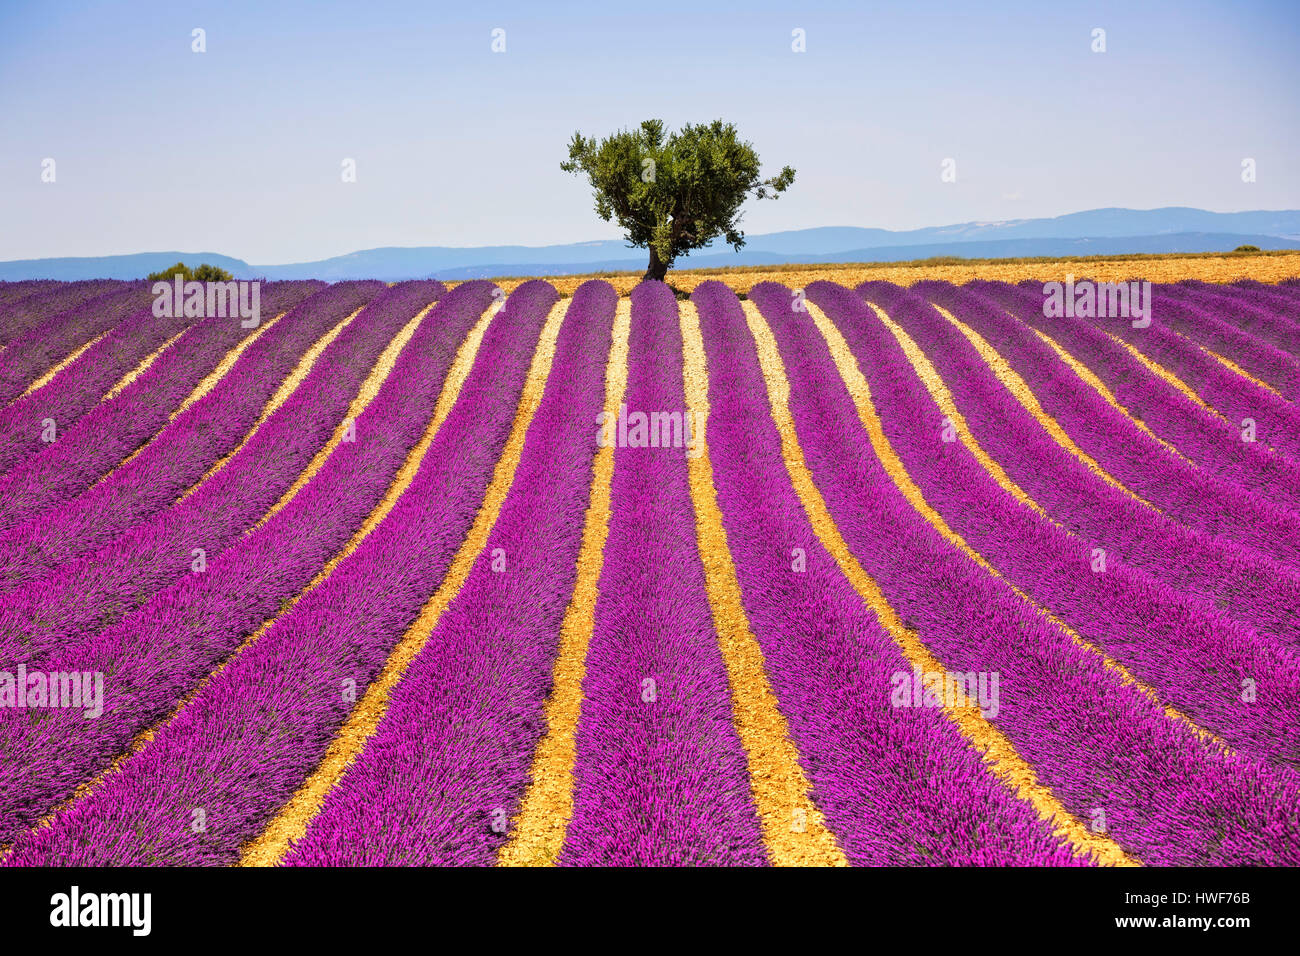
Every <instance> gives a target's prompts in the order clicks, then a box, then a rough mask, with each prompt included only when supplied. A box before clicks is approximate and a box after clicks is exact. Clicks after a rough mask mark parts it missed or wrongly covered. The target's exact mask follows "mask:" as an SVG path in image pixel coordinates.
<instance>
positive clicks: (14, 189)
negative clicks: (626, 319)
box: [0, 0, 1300, 264]
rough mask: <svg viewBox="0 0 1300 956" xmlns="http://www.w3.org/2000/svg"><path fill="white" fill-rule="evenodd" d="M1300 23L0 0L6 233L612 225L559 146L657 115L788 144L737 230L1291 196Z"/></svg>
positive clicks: (442, 239)
mask: <svg viewBox="0 0 1300 956" xmlns="http://www.w3.org/2000/svg"><path fill="white" fill-rule="evenodd" d="M196 27H201V28H203V29H204V30H205V31H206V39H207V52H206V53H202V54H198V53H193V52H192V51H191V31H192V30H193V29H194V28H196ZM498 27H499V28H502V29H504V30H505V31H506V34H505V38H506V50H505V52H504V53H493V52H492V50H491V43H492V35H491V34H492V30H493V29H494V28H498ZM1098 27H1100V28H1102V29H1104V30H1105V31H1106V52H1105V53H1094V52H1092V49H1091V45H1092V31H1093V29H1094V28H1098ZM796 28H799V29H802V30H804V31H805V34H806V45H807V50H806V52H804V53H794V52H793V51H792V50H791V31H792V30H794V29H796ZM1297 50H1300V4H1297V3H1295V2H1242V3H1228V2H1222V3H1196V2H1179V3H1164V2H1162V3H1147V2H1141V0H1130V2H1120V3H1104V2H1092V3H1075V2H1069V0H1043V2H1040V3H1021V2H989V3H982V4H974V3H972V4H956V3H937V2H926V0H912V2H906V3H865V2H863V3H825V4H817V3H804V2H785V3H769V2H761V0H760V2H748V3H726V4H724V3H711V2H708V0H694V2H688V3H678V2H657V3H632V4H613V3H609V2H605V3H565V2H547V3H536V2H534V3H477V2H474V3H459V4H439V3H420V2H406V0H402V2H398V0H368V2H365V3H342V2H339V3H330V2H311V3H307V2H302V3H274V2H238V0H236V2H220V3H217V2H213V3H185V2H175V0H172V2H165V3H162V2H160V3H152V2H137V3H59V2H42V3H27V2H23V0H5V2H4V3H2V4H0V259H17V258H34V257H43V256H71V255H109V254H115V253H127V252H141V251H151V250H163V249H178V250H184V251H214V252H222V253H225V254H228V255H233V256H238V257H240V258H243V259H246V260H248V261H250V262H253V263H258V264H274V263H283V262H294V261H302V260H307V259H315V258H322V257H325V256H331V255H339V254H343V253H346V252H350V251H354V250H357V249H363V248H369V247H374V246H388V245H392V246H416V245H487V244H505V243H521V244H527V245H545V244H551V243H558V242H577V241H583V240H588V239H601V238H615V237H617V236H618V235H619V232H618V230H617V228H616V227H615V226H614V225H612V224H606V223H604V222H601V221H600V220H599V219H597V218H596V217H595V214H594V212H593V211H592V203H591V199H590V195H589V189H588V187H587V185H586V184H585V182H583V181H581V180H579V179H578V178H577V177H575V176H570V175H567V174H565V173H562V172H561V171H560V169H559V163H560V161H561V160H562V159H563V158H564V156H565V146H566V143H567V141H568V139H569V137H570V136H571V134H572V133H573V131H574V130H575V129H580V130H582V131H583V132H584V133H586V134H604V133H607V132H610V131H612V130H614V129H617V128H621V127H626V126H632V125H635V124H636V123H638V122H639V121H640V120H642V119H644V118H647V117H652V116H655V117H660V118H662V119H664V120H665V121H666V122H667V123H668V124H669V125H670V126H676V125H680V124H681V123H684V122H705V121H709V120H712V119H715V118H719V117H721V118H724V119H726V120H729V121H731V122H734V123H736V124H737V126H738V127H739V129H740V131H741V133H742V135H743V136H744V137H745V138H747V139H749V140H751V141H752V142H753V143H754V145H755V147H756V148H757V150H758V152H759V155H760V157H761V158H762V160H763V161H764V165H765V168H770V169H771V171H772V172H773V173H774V172H776V171H777V170H778V169H779V168H780V167H781V166H782V165H784V164H789V165H792V166H794V167H795V168H796V170H797V171H798V176H797V179H796V181H795V184H794V186H793V187H792V188H791V190H790V191H789V192H788V193H787V194H786V195H785V196H783V197H782V198H781V199H780V200H778V201H777V202H764V203H756V202H755V203H751V204H750V205H749V207H748V212H747V214H746V218H745V222H744V227H745V229H746V231H748V232H751V233H761V232H771V231H774V230H778V229H796V228H803V227H810V226H825V225H857V226H876V227H881V228H887V229H909V228H916V227H920V226H930V225H942V224H946V223H954V222H963V221H969V220H1000V219H1016V218H1027V217H1034V216H1051V215H1059V214H1062V213H1067V212H1074V211H1078V210H1082V209H1089V208H1095V207H1098V206H1132V207H1138V208H1150V207H1155V206H1166V205H1187V206H1199V207H1203V208H1207V209H1215V210H1222V211H1230V210H1242V209H1283V208H1297V207H1300V178H1298V177H1297V170H1298V169H1300V56H1297V55H1296V51H1297ZM47 157H48V158H53V159H54V160H55V163H56V167H55V170H56V181H55V182H54V183H42V182H41V163H42V160H44V159H45V158H47ZM1246 157H1250V158H1253V159H1255V160H1256V164H1257V167H1256V168H1257V179H1256V182H1254V183H1250V184H1247V183H1243V182H1242V180H1241V161H1242V159H1243V158H1246ZM344 158H352V159H354V160H355V161H356V169H357V181H356V182H355V183H343V182H342V181H341V179H342V177H341V169H342V166H341V164H342V161H343V160H344ZM946 158H952V159H954V160H955V161H956V172H957V180H956V182H952V183H944V182H942V181H941V178H940V170H941V163H942V162H943V160H944V159H946Z"/></svg>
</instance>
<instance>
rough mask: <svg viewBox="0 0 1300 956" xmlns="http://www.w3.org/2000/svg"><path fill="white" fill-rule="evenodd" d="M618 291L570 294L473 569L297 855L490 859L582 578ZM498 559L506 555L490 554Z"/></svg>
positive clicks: (342, 861) (513, 805) (529, 751)
mask: <svg viewBox="0 0 1300 956" xmlns="http://www.w3.org/2000/svg"><path fill="white" fill-rule="evenodd" d="M617 301H618V295H617V293H616V292H615V291H614V288H613V287H612V286H610V285H609V284H608V283H605V282H596V281H592V282H587V283H584V284H583V285H582V286H580V287H579V288H578V290H577V291H576V292H575V293H574V296H573V301H572V303H571V304H570V305H569V308H568V311H567V313H566V314H565V318H564V324H563V326H562V327H561V330H560V336H559V339H558V341H557V343H556V350H555V359H554V363H553V365H552V368H551V373H550V376H549V378H548V380H547V383H546V391H545V393H544V394H543V397H542V402H541V404H540V405H539V406H538V409H537V412H536V414H535V415H534V418H533V422H532V424H531V425H530V426H529V430H528V436H527V439H526V441H525V443H524V447H523V452H522V454H521V455H520V459H519V465H518V467H517V470H516V472H515V477H514V481H513V483H512V485H511V487H510V491H509V494H508V495H507V497H506V500H505V503H504V504H503V506H502V509H501V513H500V515H499V516H498V517H497V521H496V524H495V525H494V526H493V528H492V532H491V534H490V535H489V537H488V540H487V543H486V545H485V546H484V549H483V551H482V552H481V553H480V554H479V557H478V560H477V561H476V562H475V564H474V568H473V570H472V571H471V572H470V574H469V577H468V578H467V579H466V581H465V584H464V585H463V586H462V587H461V589H460V592H459V593H458V594H457V596H456V599H455V600H454V601H453V602H452V603H451V605H450V606H449V607H448V608H447V610H446V611H445V612H444V613H443V615H442V617H441V619H440V620H439V621H438V624H437V626H436V627H435V628H434V631H433V633H432V634H431V635H430V637H429V641H428V643H427V644H426V645H425V647H424V649H423V650H422V651H421V652H420V653H419V655H418V656H417V657H416V658H415V659H414V660H413V661H412V662H411V665H410V667H409V669H408V670H407V672H406V674H405V676H404V677H403V678H402V682H401V683H400V684H398V685H397V687H396V689H395V690H394V691H393V693H392V695H391V696H390V698H389V703H388V710H387V713H386V715H385V716H384V719H383V721H382V722H381V723H380V725H379V727H378V729H377V731H376V733H375V735H374V737H373V738H371V740H370V741H369V742H367V744H366V747H365V749H364V750H363V751H362V752H361V755H360V756H359V757H358V758H357V760H356V761H355V762H354V763H353V764H352V765H351V766H350V767H349V768H348V771H347V774H346V775H345V776H344V777H343V779H342V780H341V781H340V782H339V784H338V785H337V786H336V787H335V788H334V790H333V791H331V792H330V794H329V796H328V797H327V798H326V800H325V805H324V807H323V808H322V809H321V812H320V815H319V816H318V817H317V818H316V819H315V821H314V822H313V823H312V825H311V827H310V829H308V831H307V834H306V836H305V837H304V838H303V839H302V840H301V841H299V842H298V843H297V844H295V847H294V849H293V851H292V852H291V853H290V854H289V855H288V857H286V861H285V862H286V863H287V864H290V865H306V866H339V865H347V866H394V865H400V866H430V865H454V866H468V865H477V866H490V865H491V864H492V863H493V862H495V860H496V853H497V850H498V848H499V847H500V846H501V844H502V843H504V842H505V840H506V834H505V833H504V832H497V831H503V830H504V828H503V827H500V826H498V827H496V828H495V829H494V828H493V822H494V814H495V815H496V816H497V818H501V819H512V818H513V817H514V815H515V812H516V810H517V809H518V805H519V802H520V800H521V799H522V798H523V794H524V789H525V787H526V785H527V783H528V773H529V769H530V766H531V760H532V755H533V751H534V749H535V748H536V746H537V742H538V740H539V739H540V738H541V736H542V734H543V733H544V732H545V730H546V720H545V717H544V713H543V708H544V705H545V702H546V697H547V693H548V691H549V690H550V686H551V668H552V666H553V664H554V660H555V654H556V650H557V646H558V644H557V642H558V636H559V633H560V626H561V624H562V622H563V619H564V614H565V609H566V607H567V605H568V602H569V596H570V595H571V594H572V593H573V586H574V581H575V579H576V577H577V559H578V551H579V548H580V547H581V544H582V533H583V525H584V519H585V515H586V508H587V500H588V497H589V491H590V488H591V479H592V460H593V458H594V457H595V452H596V444H595V442H594V441H593V440H592V437H593V434H594V430H595V422H596V420H597V416H598V415H599V413H600V411H601V410H602V408H603V407H604V403H605V364H606V356H607V355H608V354H609V348H610V331H611V327H612V324H613V319H614V306H615V304H616V303H617ZM498 562H504V565H502V564H500V563H498Z"/></svg>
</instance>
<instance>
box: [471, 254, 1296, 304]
mask: <svg viewBox="0 0 1300 956" xmlns="http://www.w3.org/2000/svg"><path fill="white" fill-rule="evenodd" d="M1067 275H1072V276H1074V277H1075V278H1076V279H1081V278H1085V277H1086V278H1091V279H1094V280H1096V281H1098V282H1120V281H1124V280H1128V279H1149V280H1150V281H1152V282H1179V281H1181V280H1183V279H1200V280H1201V281H1204V282H1235V281H1237V280H1238V279H1255V280H1257V281H1259V282H1280V281H1282V280H1283V279H1291V278H1297V277H1300V252H1297V253H1295V254H1287V255H1258V256H1254V255H1240V254H1238V255H1223V256H1169V257H1168V258H1149V259H1139V258H1134V259H1107V260H1105V261H1090V260H1087V259H1059V260H1054V261H1052V262H1015V261H1009V262H1005V263H1000V262H991V263H990V262H969V263H957V264H951V265H939V264H919V265H907V264H899V265H889V264H888V263H865V264H864V263H827V264H825V265H820V264H819V265H807V266H772V267H771V268H762V267H755V268H748V267H746V268H737V269H701V270H691V269H689V268H684V269H681V270H677V269H674V270H672V271H670V272H669V273H668V279H667V281H668V283H669V284H670V285H672V286H673V287H674V288H677V289H681V290H683V291H687V292H689V291H693V290H694V289H695V287H696V286H697V285H699V284H700V283H701V282H705V281H708V280H710V279H713V280H717V281H719V282H722V283H724V284H726V285H727V286H729V287H730V288H731V289H732V291H734V292H746V293H747V292H748V291H749V290H750V289H751V288H752V287H753V286H755V285H758V283H760V282H780V283H782V284H784V285H788V286H791V287H792V288H797V287H802V286H806V285H808V284H809V283H811V282H815V281H817V280H818V279H824V280H826V281H828V282H838V283H839V284H840V285H846V286H855V285H857V284H858V283H860V282H866V281H868V280H871V279H879V280H883V281H886V282H893V283H896V284H898V285H906V286H910V285H912V284H914V283H916V282H921V281H922V280H925V279H936V280H942V281H946V282H952V283H955V284H960V283H963V282H969V281H970V280H972V279H989V280H997V281H1002V282H1020V281H1022V280H1024V279H1038V280H1041V281H1043V282H1050V281H1056V282H1063V281H1065V278H1066V276H1067ZM534 278H540V279H545V280H546V281H547V282H549V283H550V284H551V285H553V286H554V287H555V288H556V290H557V291H558V292H559V293H560V295H565V296H568V295H573V292H574V290H575V289H577V288H578V286H580V285H582V284H583V283H584V282H587V281H588V280H590V279H603V280H605V281H606V282H608V283H609V284H610V285H612V286H613V287H614V288H615V289H617V290H618V294H619V295H627V294H628V293H629V292H631V291H632V289H633V288H635V287H636V286H637V285H638V284H639V283H640V282H641V272H640V271H636V272H603V273H592V274H588V275H580V276H536V277H534ZM494 281H495V282H496V283H497V284H498V285H500V286H501V288H503V289H505V290H506V291H507V292H511V291H513V290H514V289H515V287H516V286H518V285H521V284H522V283H524V282H527V281H529V280H528V277H519V276H513V277H509V278H498V279H496V280H494ZM457 284H458V283H456V282H447V283H446V285H447V286H448V287H452V286H455V285H457Z"/></svg>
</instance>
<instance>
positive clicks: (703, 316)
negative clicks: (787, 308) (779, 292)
mask: <svg viewBox="0 0 1300 956" xmlns="http://www.w3.org/2000/svg"><path fill="white" fill-rule="evenodd" d="M692 299H693V300H694V301H695V302H696V304H697V305H698V307H699V313H700V325H701V330H702V332H703V336H704V345H705V351H706V353H707V357H708V368H709V404H710V412H709V424H708V448H709V457H710V459H711V461H712V463H713V480H714V484H715V485H716V486H717V493H718V504H719V507H720V509H721V512H722V519H723V524H724V527H725V528H726V532H727V543H728V545H729V547H730V550H731V558H732V561H733V563H734V565H735V568H736V576H737V578H738V579H739V582H740V588H741V595H742V599H743V601H744V606H745V613H746V617H747V618H748V620H749V623H750V627H751V628H752V629H753V631H754V634H755V636H756V637H757V638H758V641H759V643H760V645H761V646H762V649H763V657H764V660H765V661H766V665H767V666H766V670H767V674H768V676H769V679H770V680H771V682H772V687H773V690H774V691H775V693H776V697H777V700H778V701H779V702H780V706H781V712H782V713H783V714H784V715H785V717H786V720H787V721H788V723H789V726H790V736H791V739H792V740H793V741H794V742H795V744H796V745H797V747H798V750H799V753H800V755H801V757H802V763H803V766H804V770H805V772H806V773H807V775H808V779H809V780H810V781H811V783H812V785H813V792H812V796H813V799H814V801H815V802H816V804H817V806H818V808H819V809H820V810H821V811H822V814H823V815H824V816H825V818H826V823H827V825H828V827H829V828H830V829H831V831H832V832H833V833H834V834H835V836H836V838H837V840H838V842H839V844H840V846H841V847H842V848H843V850H844V852H845V855H846V856H847V857H848V859H849V861H850V862H851V863H853V864H855V865H885V866H888V865H893V866H898V865H903V866H918V865H940V866H947V865H952V866H991V865H1020V866H1024V865H1061V864H1069V863H1080V862H1082V861H1081V860H1079V859H1077V858H1075V857H1074V856H1073V855H1072V852H1071V849H1070V847H1069V846H1068V845H1067V844H1064V843H1062V842H1061V841H1060V840H1059V839H1058V838H1057V837H1056V836H1055V835H1054V834H1053V833H1052V832H1051V828H1050V827H1049V826H1047V824H1046V823H1045V822H1044V821H1043V820H1042V819H1040V818H1039V817H1038V815H1037V814H1036V813H1035V812H1034V810H1033V808H1032V807H1031V806H1030V804H1029V803H1028V802H1026V801H1024V800H1020V799H1017V798H1016V797H1015V796H1013V794H1012V793H1011V792H1010V790H1008V789H1007V788H1006V787H1005V786H1004V785H1003V784H1002V783H1001V782H1000V781H999V780H998V779H997V778H996V777H995V776H993V775H992V774H991V773H989V771H988V768H987V766H986V765H985V764H984V762H983V761H982V760H981V759H980V757H979V755H978V754H977V753H976V752H975V751H974V750H973V749H972V748H971V746H970V743H969V742H968V741H967V740H966V739H965V738H964V737H962V735H961V733H960V732H959V731H958V730H957V727H956V725H954V724H953V723H952V722H951V721H950V720H948V719H947V718H946V717H944V716H943V714H942V712H941V711H940V710H937V709H935V708H927V707H896V706H892V705H891V694H892V692H893V690H894V688H895V687H896V686H897V681H896V677H897V675H899V674H904V675H907V676H908V677H909V678H910V676H911V674H912V665H911V663H910V662H908V660H907V659H906V657H905V656H904V655H903V653H902V652H901V651H900V650H899V648H898V646H897V645H896V644H895V643H894V641H893V639H892V638H891V637H890V636H889V634H888V633H886V631H885V630H884V629H883V628H882V627H881V626H880V623H879V621H878V620H877V619H876V617H875V615H874V614H873V613H872V611H871V610H870V609H869V608H868V607H867V606H866V605H865V604H864V603H863V601H862V598H861V597H860V596H859V595H858V593H857V592H856V591H855V590H854V589H853V587H852V586H851V585H850V584H849V581H848V579H847V578H846V577H845V576H844V574H843V573H842V572H841V571H840V569H839V568H838V566H837V565H836V563H835V560H834V558H833V557H832V556H831V555H830V554H829V553H828V552H827V551H826V549H825V548H824V547H822V545H821V542H820V541H819V539H818V537H817V535H816V532H815V531H814V530H813V528H812V525H811V524H810V523H809V521H808V518H807V516H806V514H805V513H804V509H803V506H802V504H801V503H800V501H799V498H798V496H797V495H796V494H795V492H794V489H793V488H792V486H791V484H790V477H789V475H788V474H787V472H786V468H785V465H784V463H783V462H782V449H781V438H780V435H779V434H778V432H777V430H776V427H775V425H774V424H773V422H772V417H771V409H770V405H769V403H768V399H767V391H766V386H765V384H764V381H763V376H762V373H761V371H760V369H759V365H758V357H757V352H756V350H755V347H754V341H753V338H752V337H751V336H750V333H749V330H748V328H747V327H746V323H745V318H744V315H743V313H742V312H741V309H740V303H739V302H738V301H737V299H736V296H735V294H734V293H733V292H732V291H731V290H730V289H728V288H727V287H726V286H725V285H723V284H722V283H720V282H713V281H710V282H705V283H702V284H700V285H698V286H696V287H695V292H694V294H693V295H692ZM794 548H799V549H802V551H803V561H804V562H805V564H804V566H803V567H801V568H799V569H798V570H795V567H794V565H793V563H792V550H793V549H794Z"/></svg>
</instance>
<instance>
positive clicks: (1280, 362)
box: [1151, 283, 1300, 401]
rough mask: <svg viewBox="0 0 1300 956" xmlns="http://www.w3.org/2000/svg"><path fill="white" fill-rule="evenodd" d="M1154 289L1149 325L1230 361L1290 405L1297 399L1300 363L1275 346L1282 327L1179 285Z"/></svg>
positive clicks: (1227, 301) (1255, 311) (1255, 312)
mask: <svg viewBox="0 0 1300 956" xmlns="http://www.w3.org/2000/svg"><path fill="white" fill-rule="evenodd" d="M1153 291H1154V292H1155V295H1154V296H1153V300H1152V303H1151V309H1152V312H1151V315H1152V320H1153V322H1159V323H1161V324H1162V325H1166V326H1168V327H1170V328H1172V329H1174V330H1175V331H1177V332H1180V333H1182V334H1183V335H1185V336H1187V337H1188V338H1189V339H1191V340H1192V341H1193V342H1197V343H1199V344H1201V345H1204V346H1205V347H1206V348H1207V349H1210V350H1212V351H1214V352H1217V353H1218V354H1220V355H1222V356H1223V357H1224V358H1226V359H1229V360H1230V361H1232V362H1235V363H1236V364H1237V365H1240V366H1241V367H1242V368H1243V369H1245V370H1246V371H1247V372H1249V373H1250V374H1251V375H1253V376H1255V377H1256V378H1258V379H1260V380H1262V381H1265V382H1267V383H1268V384H1269V385H1271V386H1273V387H1274V388H1275V389H1277V390H1278V391H1279V392H1280V393H1281V394H1282V395H1283V396H1284V397H1286V398H1287V399H1289V400H1290V401H1295V400H1296V399H1297V398H1300V359H1297V358H1296V356H1295V355H1293V354H1291V353H1290V352H1288V351H1287V350H1286V348H1285V347H1283V346H1280V345H1278V344H1277V343H1276V339H1277V338H1278V337H1279V335H1281V334H1282V329H1281V327H1280V326H1278V325H1277V324H1274V323H1269V322H1267V320H1266V318H1265V317H1264V316H1263V314H1262V313H1261V312H1260V311H1259V310H1258V309H1253V308H1251V307H1249V306H1246V305H1244V304H1242V303H1240V302H1234V301H1233V300H1232V299H1230V298H1227V299H1225V298H1223V297H1218V296H1215V297H1209V296H1207V295H1206V294H1205V293H1204V292H1203V291H1198V290H1193V289H1187V288H1185V287H1183V286H1182V284H1181V283H1177V284H1173V285H1159V286H1156V287H1155V288H1154V290H1153ZM1261 332H1262V333H1263V334H1262V335H1261ZM1284 337H1285V336H1284ZM1287 338H1289V337H1287Z"/></svg>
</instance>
